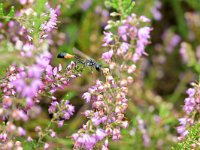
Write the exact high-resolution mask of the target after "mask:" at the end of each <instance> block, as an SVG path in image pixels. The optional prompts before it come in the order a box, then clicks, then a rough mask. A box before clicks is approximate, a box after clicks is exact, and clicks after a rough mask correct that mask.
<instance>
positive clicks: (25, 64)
mask: <svg viewBox="0 0 200 150" xmlns="http://www.w3.org/2000/svg"><path fill="white" fill-rule="evenodd" d="M49 12H50V14H49V20H47V21H44V22H43V24H42V25H41V27H43V30H44V31H40V33H38V34H39V35H44V34H48V35H50V31H52V29H54V28H55V26H56V23H57V15H56V13H57V12H56V11H55V10H54V9H52V8H49ZM23 13H26V15H27V16H29V15H30V14H33V16H34V15H37V14H34V11H33V10H30V9H25V10H24V9H22V10H21V11H20V12H19V13H18V14H17V15H16V20H17V21H20V19H22V18H23ZM33 16H32V17H33ZM36 17H37V16H36ZM21 24H22V23H20V24H18V23H17V22H14V21H10V22H9V23H8V25H9V26H8V27H9V28H8V30H9V31H10V32H9V34H8V35H9V36H8V38H9V39H8V40H10V42H11V43H12V44H13V45H14V47H15V48H16V49H17V50H20V51H21V60H22V61H21V62H22V63H21V64H20V65H19V64H15V65H11V66H10V67H9V69H8V70H7V74H6V77H5V78H3V79H2V80H1V81H0V82H1V83H0V88H1V90H2V98H3V100H2V103H0V120H3V121H5V124H2V125H0V127H1V130H0V147H1V148H3V149H13V148H14V147H15V148H19V149H22V144H21V142H20V141H18V140H16V138H17V137H20V136H26V137H27V141H32V138H31V137H30V136H29V135H27V132H26V129H24V128H23V124H21V122H27V121H28V120H30V119H32V118H36V117H37V116H38V115H39V114H40V113H41V107H40V102H42V101H44V100H51V101H52V103H51V105H50V106H49V113H53V118H52V120H51V122H53V123H57V124H58V126H59V127H62V126H63V124H64V120H67V119H69V118H70V117H71V116H72V115H73V113H74V106H72V105H71V104H69V102H68V101H64V100H62V101H60V102H58V101H57V99H56V97H54V96H53V94H54V92H55V91H56V90H57V89H63V88H64V87H65V86H68V85H69V83H70V81H71V80H72V79H74V78H76V77H79V76H80V74H79V72H77V71H76V69H75V64H74V63H73V62H71V64H69V65H68V66H67V67H66V68H65V69H63V68H62V66H61V65H59V66H58V67H53V66H52V65H51V64H50V62H51V59H52V55H51V53H50V52H48V49H47V47H48V46H49V45H48V44H49V43H47V42H46V41H45V39H44V37H43V39H33V38H32V37H31V36H30V35H31V32H30V31H35V29H34V27H33V28H32V29H29V30H28V29H26V27H25V26H23V27H21V26H20V25H21ZM44 24H45V26H44ZM15 25H17V26H15ZM33 25H34V24H33ZM2 27H4V25H3V24H2ZM18 29H20V30H18ZM4 30H5V31H6V30H7V29H6V26H5V29H4ZM15 30H18V32H15ZM28 31H29V32H28ZM27 36H28V38H27V39H24V37H25V38H26V37H27ZM41 37H42V36H41ZM3 38H4V37H2V40H3ZM5 38H6V37H5ZM47 40H49V39H47ZM32 43H35V45H33V44H32ZM36 43H37V44H38V45H39V46H37V44H36ZM18 122H19V124H18ZM19 125H20V126H19ZM35 130H36V132H37V134H38V139H39V142H42V141H41V140H42V139H43V135H49V136H51V137H55V132H54V131H53V130H52V129H50V127H49V128H47V129H45V130H42V129H41V127H39V126H37V127H36V128H35ZM43 132H46V133H43ZM24 138H25V137H24ZM39 142H38V144H41V143H39ZM44 147H45V148H47V147H48V143H46V144H45V145H44Z"/></svg>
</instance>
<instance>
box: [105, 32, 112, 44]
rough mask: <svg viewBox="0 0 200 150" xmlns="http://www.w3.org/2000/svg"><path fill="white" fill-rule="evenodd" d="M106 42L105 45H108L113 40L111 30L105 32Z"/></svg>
mask: <svg viewBox="0 0 200 150" xmlns="http://www.w3.org/2000/svg"><path fill="white" fill-rule="evenodd" d="M104 35H105V36H104V44H103V46H107V45H108V44H109V43H110V42H112V40H113V37H112V36H113V34H112V33H111V32H104Z"/></svg>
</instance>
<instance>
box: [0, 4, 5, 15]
mask: <svg viewBox="0 0 200 150" xmlns="http://www.w3.org/2000/svg"><path fill="white" fill-rule="evenodd" d="M3 16H4V13H3V3H0V17H3Z"/></svg>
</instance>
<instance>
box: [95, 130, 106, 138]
mask: <svg viewBox="0 0 200 150" xmlns="http://www.w3.org/2000/svg"><path fill="white" fill-rule="evenodd" d="M96 136H97V139H98V140H102V139H104V137H105V136H106V133H105V131H104V130H103V129H97V130H96Z"/></svg>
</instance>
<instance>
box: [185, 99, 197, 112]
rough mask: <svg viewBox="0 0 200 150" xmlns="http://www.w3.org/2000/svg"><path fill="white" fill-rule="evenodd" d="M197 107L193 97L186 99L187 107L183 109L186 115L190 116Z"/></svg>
mask: <svg viewBox="0 0 200 150" xmlns="http://www.w3.org/2000/svg"><path fill="white" fill-rule="evenodd" d="M194 107H195V99H194V98H193V97H191V98H185V105H184V107H183V109H184V111H185V112H186V114H190V113H191V112H192V111H193V110H194Z"/></svg>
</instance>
